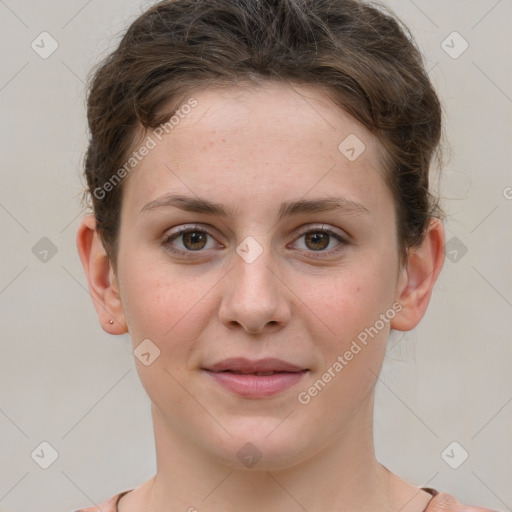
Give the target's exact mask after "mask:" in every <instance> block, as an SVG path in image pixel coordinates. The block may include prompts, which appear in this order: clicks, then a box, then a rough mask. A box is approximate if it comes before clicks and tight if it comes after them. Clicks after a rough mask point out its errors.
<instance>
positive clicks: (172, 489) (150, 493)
mask: <svg viewBox="0 0 512 512" xmlns="http://www.w3.org/2000/svg"><path fill="white" fill-rule="evenodd" d="M152 411H153V424H154V429H155V443H156V448H157V450H156V452H157V474H156V475H155V477H153V478H152V479H151V480H150V481H149V482H148V484H149V485H148V486H147V488H146V489H147V496H146V497H145V501H144V503H145V505H146V507H145V509H146V510H148V511H151V512H164V511H168V510H169V509H174V510H187V511H190V512H194V511H196V510H199V511H200V510H208V511H209V512H210V511H211V512H220V511H228V512H229V511H233V512H234V511H238V510H244V511H245V512H256V511H258V512H259V511H260V510H262V509H263V510H265V511H266V512H280V511H282V510H295V509H296V510H307V511H308V512H320V511H322V512H323V511H325V510H336V511H339V512H353V511H358V512H366V511H368V512H370V511H374V510H376V509H382V508H386V509H391V510H392V509H394V508H395V507H396V505H397V504H399V503H401V502H399V501H397V500H398V495H397V482H396V480H397V477H395V476H394V475H393V474H392V473H390V472H389V471H388V470H387V469H386V468H385V467H384V466H382V465H381V464H380V463H379V462H378V461H377V460H376V458H375V452H374V443H373V430H372V422H373V399H371V400H369V402H368V403H367V404H366V407H363V408H361V409H360V410H359V411H358V413H357V415H356V416H355V417H354V418H353V419H352V420H351V422H350V423H349V424H347V425H346V428H345V429H344V431H343V433H340V432H335V433H333V435H332V439H328V440H324V443H323V444H322V448H321V449H319V450H317V451H316V453H314V454H311V455H309V456H308V455H306V456H304V458H303V461H302V462H299V463H296V462H295V460H296V459H295V460H294V464H293V465H290V466H289V467H284V468H283V467H282V466H283V465H282V464H281V466H280V467H279V468H276V469H270V470H257V465H255V466H254V467H253V468H251V469H234V468H233V467H232V466H230V465H228V464H225V463H222V462H219V461H218V460H215V459H213V458H210V457H208V456H206V455H205V451H204V449H203V448H201V447H199V446H197V445H196V444H194V443H193V442H191V441H190V440H189V439H187V438H186V437H185V436H178V435H177V433H176V432H175V431H172V430H170V429H169V428H166V422H165V420H164V418H163V417H162V416H161V415H160V413H159V411H158V410H157V409H156V408H154V407H153V408H152ZM408 487H409V488H410V489H409V492H410V491H411V489H414V490H416V491H418V490H417V489H415V488H413V487H412V486H408ZM402 490H403V489H402ZM402 494H403V493H402ZM400 499H405V498H404V497H403V496H401V498H400ZM404 504H405V502H404V503H402V505H404ZM399 508H400V507H396V510H398V509H399ZM405 510H406V509H404V511H405ZM420 510H422V509H420ZM404 511H403V512H404Z"/></svg>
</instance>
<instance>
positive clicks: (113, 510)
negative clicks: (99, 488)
mask: <svg viewBox="0 0 512 512" xmlns="http://www.w3.org/2000/svg"><path fill="white" fill-rule="evenodd" d="M132 490H133V489H128V490H126V491H123V492H120V493H119V494H116V495H115V496H112V498H110V499H109V500H107V501H105V502H103V503H101V504H99V505H95V506H93V507H87V508H80V509H77V510H74V511H73V512H99V511H101V512H117V503H118V502H119V500H120V499H121V498H122V497H123V496H124V495H125V494H128V493H129V492H130V491H132Z"/></svg>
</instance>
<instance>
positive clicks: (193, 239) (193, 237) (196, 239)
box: [185, 231, 204, 250]
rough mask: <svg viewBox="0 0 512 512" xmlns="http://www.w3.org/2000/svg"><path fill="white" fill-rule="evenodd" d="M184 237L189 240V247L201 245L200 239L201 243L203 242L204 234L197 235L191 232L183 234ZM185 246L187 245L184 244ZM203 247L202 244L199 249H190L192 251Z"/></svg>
mask: <svg viewBox="0 0 512 512" xmlns="http://www.w3.org/2000/svg"><path fill="white" fill-rule="evenodd" d="M185 237H187V238H188V240H190V242H191V245H196V244H198V243H199V244H200V243H201V239H203V242H204V234H203V233H198V232H197V231H193V232H190V233H185ZM185 245H188V244H185ZM203 247H204V243H203V245H201V246H200V247H191V249H192V250H199V249H202V248H203Z"/></svg>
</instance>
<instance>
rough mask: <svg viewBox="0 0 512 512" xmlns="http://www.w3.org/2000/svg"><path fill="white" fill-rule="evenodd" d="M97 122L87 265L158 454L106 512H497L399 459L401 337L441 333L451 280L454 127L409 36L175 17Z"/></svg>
mask: <svg viewBox="0 0 512 512" xmlns="http://www.w3.org/2000/svg"><path fill="white" fill-rule="evenodd" d="M88 119H89V126H90V131H91V140H90V145H89V148H88V152H87V156H86V161H85V174H86V178H87V184H88V191H89V193H90V196H91V199H92V208H93V214H92V215H89V216H87V217H86V218H85V219H84V220H83V221H82V223H81V225H80V228H79V232H78V235H77V244H78V250H79V253H80V257H81V260H82V263H83V265H84V269H85V271H86V274H87V278H88V282H89V287H90V292H91V296H92V299H93V301H94V304H95V306H96V309H97V312H98V317H99V321H100V323H101V325H102V327H103V328H104V329H105V331H107V332H108V333H110V334H124V333H126V332H128V333H129V334H130V336H131V339H132V342H133V349H134V355H135V357H136V365H137V370H138V373H139V377H140V379H141V382H142V384H143V386H144V389H145V390H146V392H147V394H148V396H149V397H150V399H151V402H152V418H153V425H154V432H155V443H156V453H157V473H156V475H155V476H154V477H153V478H151V479H150V480H148V481H147V482H145V483H143V484H142V485H140V486H139V487H137V488H136V489H130V490H126V491H124V492H122V493H118V494H117V495H115V496H114V497H112V498H111V499H110V500H108V501H107V502H105V503H103V504H102V505H100V507H99V508H100V509H101V510H102V511H103V512H106V511H108V512H112V511H119V512H135V511H141V510H144V511H147V512H163V511H169V510H188V511H195V510H199V511H202V510H208V511H212V512H213V511H215V512H217V511H221V510H222V511H225V510H233V511H234V510H243V511H245V512H251V511H256V510H266V511H269V512H277V511H283V510H286V511H291V510H307V511H308V512H319V511H320V510H336V511H347V512H348V511H357V512H364V511H374V510H392V511H396V512H398V511H400V512H421V511H427V512H433V511H436V510H449V511H459V510H460V511H461V510H472V511H475V512H476V511H484V510H487V509H483V508H478V507H464V506H463V505H461V504H460V503H459V501H458V500H457V499H456V498H455V497H453V496H451V495H449V494H447V493H443V492H438V491H437V490H435V489H430V488H418V487H416V486H413V485H412V484H410V483H409V482H407V481H405V480H403V479H402V478H400V477H399V476H397V475H394V474H393V473H391V472H390V471H389V470H388V469H387V468H386V467H385V466H383V465H382V464H381V463H380V462H378V460H377V459H376V457H375V451H374V444H373V430H372V419H373V404H374V391H375V384H376V381H377V378H378V375H379V372H380V369H381V366H382V362H383V358H384V354H385V349H386V342H387V339H388V336H389V333H390V330H391V329H395V330H399V331H409V330H411V329H413V328H414V327H415V326H416V325H417V324H418V323H419V321H420V320H421V318H422V317H423V315H424V314H425V311H426V308H427V306H428V303H429V300H430V296H431V293H432V290H433V287H434V284H435V282H436V279H437V277H438V275H439V273H440V271H441V268H442V265H443V259H444V256H443V247H444V231H443V225H442V222H441V220H440V218H441V211H440V209H439V207H438V206H437V202H436V199H435V197H433V196H432V195H431V193H430V191H429V167H430V164H431V161H432V159H433V158H434V156H435V154H436V151H437V148H438V144H439V140H440V134H441V126H442V122H441V108H440V104H439V100H438V98H437V96H436V93H435V91H434V90H433V87H432V85H431V84H430V81H429V79H428V76H427V74H426V72H425V70H424V68H423V64H422V60H421V56H420V54H419V52H418V50H417V49H416V47H415V45H414V43H413V42H412V41H411V39H410V38H409V36H408V35H407V34H406V31H405V29H404V28H402V27H401V25H400V24H399V22H398V21H397V20H396V19H395V18H394V17H392V16H391V15H390V14H387V13H385V12H383V11H382V10H381V9H377V8H375V7H371V6H369V5H368V4H366V3H362V2H359V1H356V0H330V1H327V0H325V1H318V0H316V1H313V0H310V1H306V2H299V1H298V0H282V1H277V0H276V1H258V0H245V1H243V2H241V1H234V0H222V1H219V0H216V1H215V2H211V1H209V0H201V1H195V0H175V1H165V2H161V3H158V4H157V5H155V6H154V7H152V8H150V9H149V10H148V11H146V12H145V13H144V14H142V15H141V16H140V17H139V18H138V19H137V20H136V21H135V22H134V23H133V24H132V25H131V27H130V28H129V29H128V31H127V33H126V35H125V36H124V38H123V40H122V41H121V43H120V45H119V47H118V48H117V49H116V50H115V51H114V52H113V53H112V54H111V55H110V56H109V57H108V58H107V59H106V60H105V61H104V62H103V63H102V65H101V67H100V68H99V69H98V70H97V71H96V73H95V75H94V77H93V80H92V83H91V89H90V93H89V97H88ZM81 510H82V512H84V511H87V512H89V511H93V510H97V508H96V507H90V508H85V509H81Z"/></svg>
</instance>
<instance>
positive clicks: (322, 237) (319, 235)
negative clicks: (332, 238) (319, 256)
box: [306, 233, 329, 250]
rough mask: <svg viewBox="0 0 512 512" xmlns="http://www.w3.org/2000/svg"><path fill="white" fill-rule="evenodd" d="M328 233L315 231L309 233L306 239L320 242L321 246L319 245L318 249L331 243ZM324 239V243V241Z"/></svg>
mask: <svg viewBox="0 0 512 512" xmlns="http://www.w3.org/2000/svg"><path fill="white" fill-rule="evenodd" d="M328 238H329V237H328V235H326V234H325V233H314V234H313V235H307V236H306V239H307V240H308V242H309V241H312V242H313V244H318V243H319V242H320V244H321V247H318V246H317V249H320V250H321V249H325V248H326V247H327V246H328V245H329V241H328ZM322 241H323V243H322Z"/></svg>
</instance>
